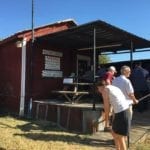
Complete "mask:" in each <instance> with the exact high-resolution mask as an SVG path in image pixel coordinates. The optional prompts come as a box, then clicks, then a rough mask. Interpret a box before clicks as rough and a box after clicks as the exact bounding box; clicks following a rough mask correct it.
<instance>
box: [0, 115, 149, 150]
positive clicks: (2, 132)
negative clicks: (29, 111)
mask: <svg viewBox="0 0 150 150" xmlns="http://www.w3.org/2000/svg"><path fill="white" fill-rule="evenodd" d="M107 144H108V143H96V142H95V143H94V142H93V141H92V139H91V138H90V135H81V134H77V133H70V132H67V131H64V130H62V129H60V128H58V127H56V125H55V124H52V123H50V122H46V121H35V120H23V119H17V118H14V117H10V116H2V117H0V150H104V149H106V150H109V149H110V150H113V149H114V146H113V145H110V148H109V149H108V147H107ZM144 146H145V147H144V148H145V149H142V148H143V145H139V146H138V147H137V148H139V149H137V148H136V147H135V146H134V149H137V150H149V149H150V147H149V146H150V139H149V140H148V142H147V144H144ZM147 148H148V149H147ZM131 150H132V149H131Z"/></svg>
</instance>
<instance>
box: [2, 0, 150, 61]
mask: <svg viewBox="0 0 150 150" xmlns="http://www.w3.org/2000/svg"><path fill="white" fill-rule="evenodd" d="M33 1H34V27H39V26H43V25H47V24H51V23H54V22H57V21H61V20H66V19H74V20H75V22H76V23H77V24H78V25H80V24H84V23H88V22H91V21H94V20H102V21H105V22H107V23H110V24H112V25H114V26H116V27H119V28H121V29H123V30H126V31H128V32H131V33H133V34H135V35H138V36H140V37H143V38H145V39H148V40H150V0H53V1H52V0H33ZM0 2H1V4H0V39H4V38H6V37H8V36H10V35H13V34H14V33H17V32H19V31H23V30H26V29H31V23H32V22H31V21H32V19H31V12H32V9H31V6H32V5H31V2H32V0H1V1H0ZM109 57H110V58H111V60H112V61H120V60H121V61H122V60H129V58H130V57H129V55H113V56H111V55H110V56H109ZM149 57H150V52H146V53H136V54H134V55H133V59H149Z"/></svg>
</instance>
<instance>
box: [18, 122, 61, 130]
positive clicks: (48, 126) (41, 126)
mask: <svg viewBox="0 0 150 150" xmlns="http://www.w3.org/2000/svg"><path fill="white" fill-rule="evenodd" d="M16 128H18V129H20V130H22V131H23V132H27V131H28V132H29V131H31V130H41V131H43V132H46V131H55V132H56V131H62V129H60V128H58V127H57V125H56V124H55V123H51V122H49V121H37V120H30V122H29V120H28V123H26V124H24V125H17V126H16Z"/></svg>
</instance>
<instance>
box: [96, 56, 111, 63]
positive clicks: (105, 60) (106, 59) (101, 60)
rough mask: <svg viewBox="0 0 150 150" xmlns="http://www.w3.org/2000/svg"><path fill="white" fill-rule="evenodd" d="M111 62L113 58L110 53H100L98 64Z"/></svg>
mask: <svg viewBox="0 0 150 150" xmlns="http://www.w3.org/2000/svg"><path fill="white" fill-rule="evenodd" d="M110 62H111V59H110V57H109V56H108V55H99V57H98V64H107V63H110Z"/></svg>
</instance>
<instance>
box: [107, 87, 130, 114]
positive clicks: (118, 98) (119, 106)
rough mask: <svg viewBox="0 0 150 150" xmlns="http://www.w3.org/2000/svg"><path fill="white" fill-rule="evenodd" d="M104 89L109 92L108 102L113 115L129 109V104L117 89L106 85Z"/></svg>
mask: <svg viewBox="0 0 150 150" xmlns="http://www.w3.org/2000/svg"><path fill="white" fill-rule="evenodd" d="M106 88H107V89H108V91H109V101H110V104H111V105H112V107H113V110H114V112H115V113H119V112H121V111H124V110H126V109H128V108H129V103H128V102H127V100H126V99H125V96H124V94H123V93H122V91H121V90H120V89H119V88H118V87H115V86H113V85H107V87H106Z"/></svg>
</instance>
